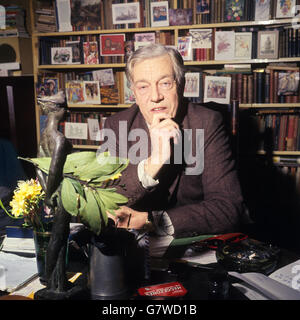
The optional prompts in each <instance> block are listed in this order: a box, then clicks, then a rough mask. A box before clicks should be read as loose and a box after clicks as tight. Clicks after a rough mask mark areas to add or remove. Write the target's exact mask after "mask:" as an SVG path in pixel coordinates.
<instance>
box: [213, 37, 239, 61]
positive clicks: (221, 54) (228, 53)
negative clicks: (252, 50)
mask: <svg viewBox="0 0 300 320" xmlns="http://www.w3.org/2000/svg"><path fill="white" fill-rule="evenodd" d="M234 51H235V32H234V31H216V33H215V60H232V59H234Z"/></svg>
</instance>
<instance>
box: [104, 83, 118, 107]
mask: <svg viewBox="0 0 300 320" xmlns="http://www.w3.org/2000/svg"><path fill="white" fill-rule="evenodd" d="M100 93H101V104H118V103H120V99H119V90H118V88H117V86H116V85H114V86H103V87H100Z"/></svg>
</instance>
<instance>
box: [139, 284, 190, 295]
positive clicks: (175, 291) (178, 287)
mask: <svg viewBox="0 0 300 320" xmlns="http://www.w3.org/2000/svg"><path fill="white" fill-rule="evenodd" d="M138 293H139V294H140V295H141V296H147V297H181V296H184V295H185V294H186V293H187V290H186V289H185V287H184V286H183V285H182V284H181V283H180V282H177V281H175V282H169V283H163V284H157V285H153V286H148V287H143V288H139V289H138Z"/></svg>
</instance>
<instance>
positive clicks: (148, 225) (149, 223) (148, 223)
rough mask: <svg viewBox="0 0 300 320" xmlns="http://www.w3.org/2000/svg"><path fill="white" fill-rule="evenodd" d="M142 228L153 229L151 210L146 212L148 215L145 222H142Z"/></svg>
mask: <svg viewBox="0 0 300 320" xmlns="http://www.w3.org/2000/svg"><path fill="white" fill-rule="evenodd" d="M143 229H144V230H145V231H146V232H151V231H153V230H154V226H153V215H152V212H151V211H149V212H148V217H147V219H146V222H145V224H144V227H143Z"/></svg>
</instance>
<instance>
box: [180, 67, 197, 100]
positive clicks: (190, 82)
mask: <svg viewBox="0 0 300 320" xmlns="http://www.w3.org/2000/svg"><path fill="white" fill-rule="evenodd" d="M199 88H200V87H199V72H187V73H186V74H185V87H184V93H183V96H184V97H199Z"/></svg>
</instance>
